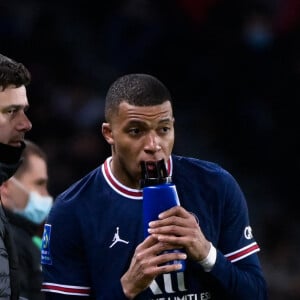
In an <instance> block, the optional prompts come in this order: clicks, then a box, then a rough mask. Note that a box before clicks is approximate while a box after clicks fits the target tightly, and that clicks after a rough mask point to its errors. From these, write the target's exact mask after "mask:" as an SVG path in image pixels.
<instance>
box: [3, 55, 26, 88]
mask: <svg viewBox="0 0 300 300" xmlns="http://www.w3.org/2000/svg"><path fill="white" fill-rule="evenodd" d="M30 81H31V74H30V72H29V70H28V69H27V68H26V67H25V66H24V65H23V64H22V63H19V62H17V61H15V60H13V59H11V58H9V57H7V56H5V55H2V54H0V90H2V91H4V90H5V89H6V88H7V87H8V86H10V85H13V86H15V87H16V88H18V87H20V86H22V85H24V86H27V85H28V84H29V83H30Z"/></svg>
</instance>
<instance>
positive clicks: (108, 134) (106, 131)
mask: <svg viewBox="0 0 300 300" xmlns="http://www.w3.org/2000/svg"><path fill="white" fill-rule="evenodd" d="M102 135H103V136H104V138H105V140H106V141H107V142H108V143H109V144H110V145H113V144H114V138H113V134H112V130H111V125H110V123H102Z"/></svg>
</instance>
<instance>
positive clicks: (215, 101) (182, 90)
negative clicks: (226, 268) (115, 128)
mask: <svg viewBox="0 0 300 300" xmlns="http://www.w3.org/2000/svg"><path fill="white" fill-rule="evenodd" d="M299 21H300V2H299V1H298V0H256V1H253V0H243V1H233V0H226V1H225V0H173V1H170V0H164V1H158V0H128V1H99V2H94V1H68V0H61V1H55V0H54V1H38V0H10V1H4V0H1V1H0V36H1V39H0V52H1V53H3V54H5V55H8V56H10V57H13V58H15V59H16V60H19V61H21V62H24V64H25V65H26V66H27V67H28V68H29V69H30V71H31V72H32V77H33V78H32V84H31V85H30V87H29V88H28V96H29V101H30V104H31V108H30V110H29V116H30V118H31V120H32V122H33V129H32V131H31V132H30V133H29V134H28V135H27V138H30V139H32V140H33V141H35V142H37V143H38V144H40V145H41V146H42V147H43V148H44V149H45V151H46V152H47V154H48V157H49V172H50V186H49V188H50V191H51V193H52V194H53V195H57V194H58V193H59V192H61V191H63V190H64V189H65V188H66V187H67V186H68V185H70V184H71V183H73V182H74V181H75V180H77V179H79V178H80V177H81V176H82V175H84V174H85V173H86V172H88V171H89V170H91V169H93V168H95V167H96V166H98V165H99V164H100V163H102V162H103V160H104V159H105V157H106V156H107V155H108V154H109V148H108V145H107V144H105V142H104V140H103V138H102V136H101V133H100V129H101V123H102V121H103V101H104V97H105V93H106V91H107V89H108V87H109V84H110V83H111V82H112V81H113V80H115V79H116V78H117V77H118V76H120V75H122V74H124V73H129V72H143V73H151V74H153V75H155V76H157V77H158V78H160V79H161V80H162V81H163V82H164V83H165V84H166V85H167V86H168V88H169V89H170V91H171V93H172V95H173V99H174V110H175V116H176V124H175V129H176V141H175V151H174V152H175V153H178V154H183V155H189V156H196V157H198V158H202V159H207V160H213V161H216V162H218V163H219V164H221V165H222V166H223V167H225V168H226V169H228V170H229V171H230V172H231V173H232V174H233V175H234V176H235V177H236V178H237V180H238V181H239V183H240V185H241V187H242V188H243V190H244V192H245V194H246V198H247V199H248V204H249V210H250V218H251V221H252V226H253V227H254V235H255V237H256V239H257V241H258V243H259V244H260V246H261V248H262V251H261V252H260V257H261V260H262V264H263V267H264V270H265V273H266V278H267V281H268V285H269V291H270V299H273V300H282V299H290V300H293V299H300V285H299V282H300V275H299V269H300V259H299V254H298V253H299V250H300V242H299V240H300V239H299V236H300V234H299V231H300V226H299V223H300V221H299V212H298V210H297V207H298V205H297V201H298V200H299V183H298V181H299V168H300V161H299V146H298V144H299V142H298V139H299V128H300V127H299V116H298V109H297V108H298V105H297V103H298V101H299V99H300V98H299V96H300V95H299V91H300V88H299V87H300V85H299V83H300V82H299V79H300V43H299V38H300V35H299V34H300V22H299Z"/></svg>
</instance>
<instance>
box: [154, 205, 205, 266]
mask: <svg viewBox="0 0 300 300" xmlns="http://www.w3.org/2000/svg"><path fill="white" fill-rule="evenodd" d="M149 233H150V234H151V235H152V236H153V237H155V238H156V239H157V240H158V241H160V242H161V243H168V244H171V245H173V246H174V247H173V248H177V249H178V248H184V249H185V251H186V253H187V255H188V258H190V259H192V260H195V261H201V260H202V259H204V258H206V257H207V255H208V252H209V249H210V243H209V241H208V240H207V239H206V238H205V236H204V235H203V233H202V231H201V228H200V227H199V225H198V222H197V220H196V218H195V217H194V215H192V214H191V213H189V212H188V211H186V210H185V209H184V208H183V207H181V206H175V207H172V208H170V209H168V210H166V211H165V212H163V213H161V214H160V215H159V220H156V221H152V222H150V224H149Z"/></svg>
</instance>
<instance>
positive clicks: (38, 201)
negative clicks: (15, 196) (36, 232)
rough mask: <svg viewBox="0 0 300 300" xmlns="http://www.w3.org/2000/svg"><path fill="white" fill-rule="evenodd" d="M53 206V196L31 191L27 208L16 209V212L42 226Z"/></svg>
mask: <svg viewBox="0 0 300 300" xmlns="http://www.w3.org/2000/svg"><path fill="white" fill-rule="evenodd" d="M52 204H53V198H52V197H51V196H42V195H40V194H39V193H37V192H35V191H31V192H29V196H28V202H27V205H26V207H25V208H24V209H23V210H17V209H15V210H14V212H15V213H16V214H18V215H20V216H23V217H24V218H26V219H27V220H29V221H31V222H33V223H35V224H41V223H42V222H43V221H45V220H46V218H47V216H48V214H49V212H50V209H51V207H52Z"/></svg>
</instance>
